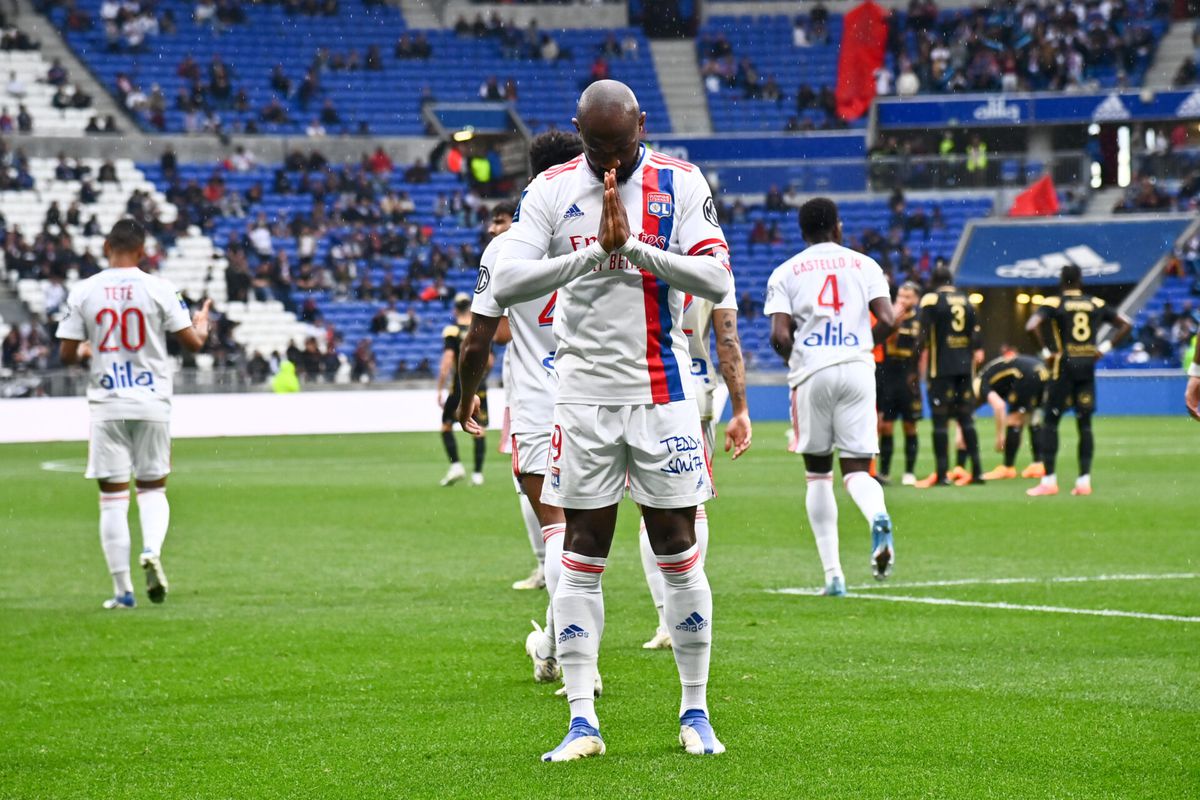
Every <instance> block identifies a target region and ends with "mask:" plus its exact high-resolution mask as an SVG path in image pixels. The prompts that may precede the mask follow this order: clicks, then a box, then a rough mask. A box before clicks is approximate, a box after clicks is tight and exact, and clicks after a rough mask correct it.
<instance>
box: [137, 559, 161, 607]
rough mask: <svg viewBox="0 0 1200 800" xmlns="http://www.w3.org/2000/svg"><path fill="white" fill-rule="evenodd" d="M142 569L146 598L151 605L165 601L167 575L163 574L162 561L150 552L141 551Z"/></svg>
mask: <svg viewBox="0 0 1200 800" xmlns="http://www.w3.org/2000/svg"><path fill="white" fill-rule="evenodd" d="M141 565H142V569H143V570H145V572H146V597H148V598H150V602H151V603H161V602H162V601H163V600H166V599H167V573H165V572H163V568H162V560H161V559H160V558H159V557H158V556H157V555H156V554H155V553H153V552H152V551H150V550H143V551H142V558H141Z"/></svg>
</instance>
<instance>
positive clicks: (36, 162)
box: [0, 158, 309, 353]
mask: <svg viewBox="0 0 1200 800" xmlns="http://www.w3.org/2000/svg"><path fill="white" fill-rule="evenodd" d="M81 161H82V162H83V163H85V164H88V165H89V166H91V167H92V169H93V173H94V172H95V171H96V170H97V169H98V168H99V166H100V162H99V161H97V160H89V159H81ZM56 164H57V162H56V161H55V160H54V159H45V158H34V159H30V173H31V175H32V176H33V178H34V181H35V186H34V188H33V189H32V190H29V191H23V192H13V191H10V192H4V193H3V194H0V214H3V215H4V219H5V220H6V222H7V227H8V229H10V230H11V229H14V228H19V229H20V230H21V231H24V232H26V233H27V235H28V236H30V237H32V235H33V232H36V231H40V230H41V229H42V225H43V220H44V219H45V216H46V210H47V209H48V208H49V207H50V204H51V203H54V202H57V203H58V205H59V207H60V208H61V209H63V210H64V211H65V209H66V208H67V207H68V206H69V205H70V204H71V203H72V202H73V201H74V200H75V199H76V198H77V197H78V195H79V187H80V183H79V182H78V181H62V180H56V179H55V167H56ZM114 166H115V167H116V172H117V178H118V180H119V183H118V184H112V183H95V184H94V185H95V186H96V188H97V189H99V190H100V195H99V198H98V200H97V201H96V202H95V203H94V204H92V205H88V206H86V207H85V211H84V217H85V218H86V217H89V216H91V215H92V214H94V215H95V216H96V218H97V221H98V222H99V224H100V228H101V230H108V228H109V227H111V226H112V224H113V223H115V222H116V221H117V220H118V219H120V218H121V217H122V216H123V215H124V214H125V211H126V202H127V199H128V197H129V195H130V194H131V193H132V192H134V191H136V190H142V191H146V192H149V193H150V195H151V197H152V198H153V200H154V201H155V203H157V205H158V206H159V208H160V211H161V218H162V219H163V221H164V222H170V221H172V220H174V218H175V208H174V207H173V206H172V205H171V204H170V203H168V202H167V200H166V198H165V197H164V196H163V195H162V194H161V193H160V192H158V191H157V189H156V188H155V187H154V185H153V184H152V183H150V182H149V181H147V180H146V177H145V175H144V174H143V173H142V171H141V170H139V169H138V168H137V167H136V166H135V165H134V163H133V161H132V160H130V159H117V160H114ZM68 230H69V231H70V233H71V238H72V247H73V248H74V249H75V251H76V252H77V253H85V252H88V251H90V252H91V253H92V254H93V255H95V256H96V257H97V258H99V257H101V253H102V252H103V246H104V239H103V237H102V236H85V235H83V233H82V231H81V230H80V229H79V228H78V227H76V226H68ZM224 268H225V263H224V260H223V259H222V258H221V257H220V256H219V255H218V254H217V253H216V252H215V251H214V249H213V244H212V241H211V240H210V239H209V238H208V237H207V236H201V235H191V236H185V237H182V238H179V239H178V240H177V241H176V243H175V245H174V246H173V247H171V248H169V249H168V250H167V252H166V254H165V257H164V258H163V260H162V262H161V274H162V275H163V277H165V278H167V279H168V280H170V281H171V282H172V283H173V284H174V285H175V286H176V288H178V289H179V290H180V291H182V292H184V293H185V294H186V295H188V296H189V297H191V298H194V299H199V298H201V297H204V296H209V297H211V298H213V300H214V302H215V303H217V307H218V308H219V309H220V308H223V307H224V305H225V304H224V300H225V283H224V276H223V271H224ZM8 277H9V280H10V281H12V282H13V283H14V285H15V287H16V290H17V294H18V296H19V297H20V299H21V300H22V301H23V302H24V303H25V304H26V305H27V306H28V307H29V309H30V310H31V311H32V312H33V313H35V314H37V315H43V314H46V313H47V311H48V309H47V307H46V297H47V287H48V285H49V281H48V280H46V279H45V278H42V279H38V278H32V277H27V278H19V277H18V275H17V272H16V271H15V270H10V271H9V275H8ZM76 279H78V274H77V273H74V272H72V273H70V274H68V276H67V281H66V283H67V286H68V288H69V286H70V285H71V284H72V283H73V282H74V281H75V280H76ZM49 310H50V311H53V310H54V309H49ZM227 313H228V314H229V317H230V319H233V320H236V321H238V322H239V323H240V324H239V326H238V328H237V329H236V331H235V333H234V339H235V340H237V341H238V342H239V343H240V344H242V345H243V346H245V347H246V349H247V350H249V351H252V350H255V349H258V350H262V351H263V352H265V353H269V352H271V351H272V350H283V349H284V348H286V346H287V343H288V342H289V341H292V340H295V341H297V342H300V341H303V338H304V337H305V336H306V335H308V333H309V327H308V326H306V325H302V324H300V323H299V322H298V321H297V320H296V317H295V316H294V315H293V314H291V313H288V312H286V311H284V310H283V307H282V304H280V303H277V302H268V303H252V304H249V305H239V304H233V305H231V307H230V308H228V310H227Z"/></svg>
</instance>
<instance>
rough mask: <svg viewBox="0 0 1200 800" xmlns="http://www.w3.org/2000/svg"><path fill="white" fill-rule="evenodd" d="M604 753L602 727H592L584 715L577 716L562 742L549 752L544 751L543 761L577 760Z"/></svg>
mask: <svg viewBox="0 0 1200 800" xmlns="http://www.w3.org/2000/svg"><path fill="white" fill-rule="evenodd" d="M602 755H604V739H603V738H602V737H601V736H600V729H599V728H594V727H592V725H591V723H589V722H588V721H587V720H586V719H584V718H583V717H575V718H574V719H572V720H571V727H570V728H569V729H568V730H567V735H566V736H565V737H563V740H562V742H561V743H559V745H558V747H556V748H554V749H553V750H551V751H550V752H549V753H543V754H542V761H554V762H558V761H575V760H576V759H580V758H589V757H590V756H602Z"/></svg>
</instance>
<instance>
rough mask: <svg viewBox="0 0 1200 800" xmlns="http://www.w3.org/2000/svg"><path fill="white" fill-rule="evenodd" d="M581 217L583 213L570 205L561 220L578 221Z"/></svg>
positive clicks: (573, 204)
mask: <svg viewBox="0 0 1200 800" xmlns="http://www.w3.org/2000/svg"><path fill="white" fill-rule="evenodd" d="M582 216H583V212H582V211H581V210H580V209H579V206H578V205H577V204H575V203H572V204H571V207H570V208H568V209H567V213H565V214H563V219H579V218H580V217H582Z"/></svg>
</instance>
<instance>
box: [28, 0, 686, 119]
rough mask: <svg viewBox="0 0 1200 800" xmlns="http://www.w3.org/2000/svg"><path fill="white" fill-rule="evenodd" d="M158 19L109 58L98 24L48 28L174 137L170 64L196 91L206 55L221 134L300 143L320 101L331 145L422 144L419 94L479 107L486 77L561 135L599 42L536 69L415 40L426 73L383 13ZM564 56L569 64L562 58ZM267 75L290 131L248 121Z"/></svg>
mask: <svg viewBox="0 0 1200 800" xmlns="http://www.w3.org/2000/svg"><path fill="white" fill-rule="evenodd" d="M100 3H101V0H80V2H79V3H78V6H79V7H80V8H82V9H85V10H86V11H88V12H89V13H90V14H91V16H92V18H93V19H98V8H99V6H100ZM160 7H162V8H169V9H171V10H172V11H173V13H174V16H175V19H176V20H177V25H178V30H177V32H176V33H161V34H159V35H157V36H152V37H148V38H147V39H146V41H145V45H144V49H142V50H141V51H139V52H134V53H130V52H126V51H124V50H122V49H116V50H110V49H109V48H108V47H107V42H106V37H105V34H104V31H103V29H102V28H101V27H100V26H99V25H98V24H93V25H92V27H91V29H89V30H85V31H73V30H69V29H67V28H66V25H65V22H66V11H65V10H64V9H61V8H59V9H56V10H55V11H53V12H52V14H51V16H52V18H53V20H54V21H55V22H56V23H57V24H58V25H59V26H60V28H61V29H63V31H64V35H65V36H66V39H67V41H68V43H69V44H70V45H71V47H72V48H73V49H74V50H75V51H76V53H77V54H78V55H79V56H80V57H81V58H82V59H83V60H84V61H85V62H86V63H87V64H88V65H89V66H90V67H91V69H92V70H93V71H94V72H95V73H96V74H97V76H98V77H99V78H100V80H101V81H102V82H103V83H104V84H105V86H106V87H108V88H109V89H113V90H115V89H116V86H117V78H118V76H119V75H121V74H122V73H124V74H126V75H128V76H129V78H130V80H131V81H132V82H133V83H134V84H135V85H137V86H139V87H140V89H141V90H142V91H143V92H145V93H147V94H149V93H150V92H151V90H152V86H153V85H157V86H158V87H160V89H161V91H162V93H163V94H164V95H165V98H166V100H167V103H168V111H167V112H166V115H165V118H166V119H165V121H166V130H168V131H182V130H185V129H186V122H187V120H186V119H185V116H186V115H185V113H184V112H183V111H181V110H178V109H177V108H176V107H175V106H174V101H175V99H176V97H177V95H178V93H179V92H180V90H182V89H185V88H186V87H187V86H188V85H189V83H188V81H187V80H185V79H184V78H182V77H180V76H179V75H178V74H177V68H178V66H179V64H180V63H181V62H182V61H183V60H184V59H185V58H186V57H188V56H191V57H193V58H194V59H195V61H196V62H197V63H198V65H199V67H200V70H201V72H202V77H203V80H204V81H205V82H207V80H208V73H207V70H208V67H209V65H210V63H211V61H212V58H213V57H214V56H218V55H219V56H220V58H221V59H222V60H223V61H224V62H225V64H227V65H228V67H229V68H230V71H231V73H232V81H231V82H232V86H233V90H234V93H235V94H236V92H237V91H238V90H240V89H244V90H245V91H246V94H247V98H248V101H249V103H248V109H247V110H245V111H240V112H239V111H235V110H233V108H232V106H231V105H230V106H228V107H224V108H218V109H217V113H218V115H219V116H220V118H221V120H222V123H223V127H224V128H225V129H227V130H241V129H244V127H245V125H246V123H248V122H250V121H254V122H255V124H256V126H257V128H258V130H259V131H260V132H262V133H293V134H294V133H303V132H304V131H305V129H306V127H307V125H308V124H309V122H310V120H312V119H313V118H315V117H317V116H318V113H319V110H320V108H321V106H322V103H323V101H324V99H325V98H329V99H331V100H332V101H333V104H334V107H335V108H336V110H337V112H338V114H339V115H340V117H341V120H342V121H341V123H340V124H338V125H326V126H325V127H326V129H327V130H328V132H329V133H331V134H333V133H338V132H340V131H341V130H345V131H348V132H357V131H358V130H359V126H360V123H365V124H366V126H367V128H368V129H369V131H370V132H371V133H373V134H390V135H419V134H423V133H424V132H425V123H424V122H423V120H422V119H421V114H420V105H421V99H422V92H423V91H424V90H425V89H426V87H427V88H428V90H429V91H431V92H432V94H433V96H434V97H435V98H436V99H437V100H438V101H443V102H458V103H461V102H474V101H478V100H479V99H480V97H479V92H478V90H479V87H480V85H481V83H482V82H483V81H485V80H486V79H487V78H488V77H489V76H495V77H496V78H497V79H498V81H499V83H500V85H501V86H503V85H504V83H505V81H506V80H507V79H509V78H512V79H513V80H515V82H516V85H517V90H518V99H517V101H516V105H517V108H518V110H519V112H520V113H521V114H522V116H523V117H524V118H525V120H526V124H527V125H529V127H531V128H533V129H535V130H540V129H544V128H546V127H550V126H552V125H557V126H559V127H562V126H564V125H566V124H568V121H569V120H570V118H571V112H572V111H573V108H574V102H575V99H576V98H577V97H578V93H579V90H580V88H581V86H582V85H583V81H584V79H586V78H587V76H588V75H589V72H590V68H591V65H592V62H593V59H594V57H595V56H596V54H597V52H598V47H599V45H600V44H601V43H602V42H603V41H604V38H605V36H606V35H607V34H608V33H609V31H607V30H590V29H583V30H570V31H554V32H553V36H554V37H555V39H556V40H557V42H558V44H559V46H560V49H561V52H562V53H563V54H564V57H561V58H560V60H558V61H555V62H552V63H546V62H543V61H541V60H537V61H531V60H526V59H524V58H521V59H519V60H518V59H512V58H506V57H505V53H504V52H503V50H502V47H501V44H500V42H499V41H498V40H497V38H495V37H486V38H476V37H474V36H458V35H455V33H453V32H452V31H425V32H424V33H425V35H426V36H427V38H428V41H429V44H430V45H431V47H432V57H431V58H430V59H429V60H427V61H426V60H421V59H413V58H409V59H397V58H396V57H395V56H394V54H393V48H394V46H395V44H396V42H397V39H398V37H399V36H400V35H401V34H404V33H406V32H409V31H408V29H407V27H406V26H405V23H404V20H403V18H402V17H401V14H400V11H399V10H398V9H396V8H394V7H390V6H371V7H368V6H365V5H363V4H361V3H358V2H346V3H343V4H342V6H341V9H340V11H339V12H338V13H337V15H336V16H331V17H325V16H316V17H311V16H303V15H294V16H290V15H288V14H287V13H285V11H284V10H283V8H282V7H281V6H279V5H259V4H255V5H252V6H247V7H246V9H245V14H246V17H247V21H246V22H245V23H243V24H240V25H232V26H228V27H226V28H225V29H224V30H223V31H222V32H221V33H220V34H219V35H218V34H216V33H214V31H213V29H212V28H211V26H207V25H198V24H197V23H196V22H195V21H194V20H193V19H192V18H191V7H190V6H188V5H186V4H185V3H183V2H180V0H168V2H164V3H162V4H160ZM615 33H616V34H617V35H618V36H620V37H622V38H624V37H627V36H632V37H634V38H635V39H636V40H637V41H638V42H639V47H638V48H637V53H636V56H635V57H632V58H628V59H623V58H615V59H612V60H610V69H611V76H612V77H614V78H618V79H620V80H623V81H625V82H626V83H628V84H629V85H630V86H631V87H632V88H633V89H634V90H635V91H636V92H637V93H638V96H639V99H640V100H641V103H642V107H643V109H644V110H646V111H647V112H648V113H649V114H650V116H651V118H652V119H654V120H656V130H657V131H658V132H666V131H667V129H668V128H669V125H670V123H669V118H668V116H667V113H666V107H665V104H664V102H663V99H662V94H661V92H660V90H659V87H658V81H657V78H656V75H655V72H654V65H653V61H652V59H651V57H650V48H649V45H648V43H647V42H646V40H645V38H644V36H643V34H642V33H641V32H640V31H639V30H636V29H632V28H630V29H622V30H618V31H616V32H615ZM372 45H374V46H377V47H378V48H379V50H380V53H381V55H382V63H383V69H382V70H381V71H367V70H357V71H352V72H351V71H332V70H326V71H324V72H323V74H322V75H321V86H322V91H321V92H320V93H319V94H318V95H317V97H316V98H315V99H314V100H313V101H312V102H311V103H309V104H308V105H307V107H304V106H303V105H302V104H301V103H300V101H299V99H298V98H297V97H296V89H297V87H298V86H299V85H300V83H301V81H302V80H303V79H304V76H305V72H306V71H307V70H308V68H309V65H310V64H311V63H312V62H313V59H314V56H315V55H316V54H317V51H318V50H319V49H321V48H326V49H328V50H329V51H330V53H331V54H332V53H337V54H342V55H345V54H347V53H349V51H351V50H357V51H358V53H359V55H360V56H365V54H366V51H367V49H368V48H369V47H371V46H372ZM568 52H569V53H570V57H565V54H567V53H568ZM277 64H278V65H282V67H283V71H284V73H285V74H286V75H287V77H288V78H289V79H290V80H291V82H292V84H293V94H292V96H291V97H290V98H280V99H281V100H282V101H283V103H284V105H285V106H286V108H287V112H288V115H289V117H290V121H289V122H286V123H267V122H262V121H259V120H258V117H259V113H260V112H261V110H262V109H263V108H264V107H265V106H266V105H267V103H268V102H269V101H270V100H271V99H272V98H273V97H276V96H277V93H276V92H275V91H274V90H273V89H272V87H271V86H270V75H271V71H272V69H273V68H274V67H275V66H276V65H277ZM148 119H149V118H148V117H147V116H146V115H145V114H141V115H139V121H140V123H141V124H142V125H143V126H146V127H149V122H148Z"/></svg>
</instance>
